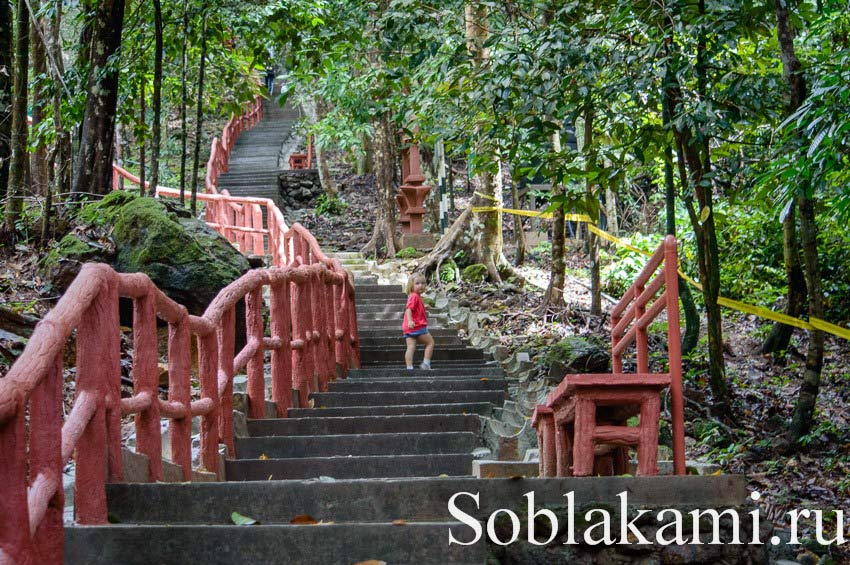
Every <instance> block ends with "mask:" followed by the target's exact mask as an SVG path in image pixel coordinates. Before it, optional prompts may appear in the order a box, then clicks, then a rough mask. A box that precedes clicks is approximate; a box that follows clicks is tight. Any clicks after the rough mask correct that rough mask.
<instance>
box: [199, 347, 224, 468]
mask: <svg viewBox="0 0 850 565" xmlns="http://www.w3.org/2000/svg"><path fill="white" fill-rule="evenodd" d="M198 380H199V381H200V384H201V398H209V399H210V400H212V403H213V409H212V411H211V412H209V413H208V414H205V415H203V416H201V463H202V464H203V466H204V468H205V469H206V470H207V471H209V472H211V473H215V474H216V476H217V477H218V443H219V441H218V438H219V436H218V415H219V409H220V406H219V397H218V336H217V335H216V333H215V332H210V334H209V335H205V336H202V337H198Z"/></svg>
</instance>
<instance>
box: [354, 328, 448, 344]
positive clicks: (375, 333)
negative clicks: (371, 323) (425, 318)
mask: <svg viewBox="0 0 850 565" xmlns="http://www.w3.org/2000/svg"><path fill="white" fill-rule="evenodd" d="M358 330H359V332H358V333H359V335H360V343H361V344H362V345H365V343H366V340H383V339H393V340H395V339H400V340H404V335H402V333H401V324H398V327H396V328H388V329H381V328H377V329H369V328H359V327H358ZM428 333H429V334H431V335H432V336H433V337H434V339H440V338H450V337H457V335H458V334H457V330H455V329H452V328H431V327H430V326H429V327H428ZM402 343H403V341H402Z"/></svg>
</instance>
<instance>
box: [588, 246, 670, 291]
mask: <svg viewBox="0 0 850 565" xmlns="http://www.w3.org/2000/svg"><path fill="white" fill-rule="evenodd" d="M624 239H625V240H626V241H628V242H629V243H631V244H632V245H633V246H634V247H637V248H638V249H642V250H643V251H647V252H649V253H652V252H654V251H655V249H656V248H657V247H658V244H659V243H661V239H662V238H661V236H660V235H643V234H640V233H636V234H634V235H632V236H631V237H629V238H624ZM600 258H601V260H602V263H603V264H605V263H608V264H607V265H606V266H605V267H604V268H603V269H602V273H601V277H602V281H603V287H604V290H605V292H607V293H608V294H611V295H612V296H618V297H619V296H622V295H623V294H624V293H625V292H626V290H628V288H629V287H630V286H632V283H633V282H634V280H635V277H636V276H637V275H638V273H640V271H641V269H643V267H644V265H646V259H647V258H646V257H645V256H644V255H640V254H638V253H635V252H634V251H629V250H628V249H626V248H625V247H620V246H615V247H613V248H612V250H611V252H610V253H609V252H606V251H604V250H600Z"/></svg>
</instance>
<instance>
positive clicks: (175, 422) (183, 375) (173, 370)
mask: <svg viewBox="0 0 850 565" xmlns="http://www.w3.org/2000/svg"><path fill="white" fill-rule="evenodd" d="M191 355H192V354H191V334H190V333H189V317H188V316H184V317H183V318H182V319H181V320H180V321H179V322H177V323H176V324H169V327H168V401H169V402H174V403H178V404H182V405H183V406H185V407H186V408H187V410H188V408H189V403H190V402H191V400H192V398H191V390H190V386H191V383H190V382H189V374H190V371H191ZM169 435H170V436H171V460H172V461H173V462H174V463H176V464H178V465H180V467H182V469H183V480H184V481H190V480H192V418H191V417H185V418H172V419H171V424H170V425H169Z"/></svg>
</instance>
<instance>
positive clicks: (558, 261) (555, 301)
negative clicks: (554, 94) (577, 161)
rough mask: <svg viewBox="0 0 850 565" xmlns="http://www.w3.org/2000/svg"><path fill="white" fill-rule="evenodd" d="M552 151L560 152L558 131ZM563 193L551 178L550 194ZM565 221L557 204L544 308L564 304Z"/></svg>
mask: <svg viewBox="0 0 850 565" xmlns="http://www.w3.org/2000/svg"><path fill="white" fill-rule="evenodd" d="M551 142H552V151H553V152H554V153H560V152H561V135H560V134H559V133H558V132H555V133H553V134H552V137H551ZM563 195H564V185H563V184H562V183H560V182H557V180H555V179H553V180H552V196H553V197H558V196H563ZM565 230H566V221H565V219H564V208H563V206H559V207H558V208H556V209H555V210H554V212H553V213H552V268H551V270H550V272H549V288H547V289H546V296H545V297H544V299H543V308H544V310H545V309H546V308H548V306H549V305H550V304H552V305H554V306H555V307H560V306H563V304H564V287H565V286H566V280H567V255H566V249H567V234H566V231H565Z"/></svg>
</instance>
